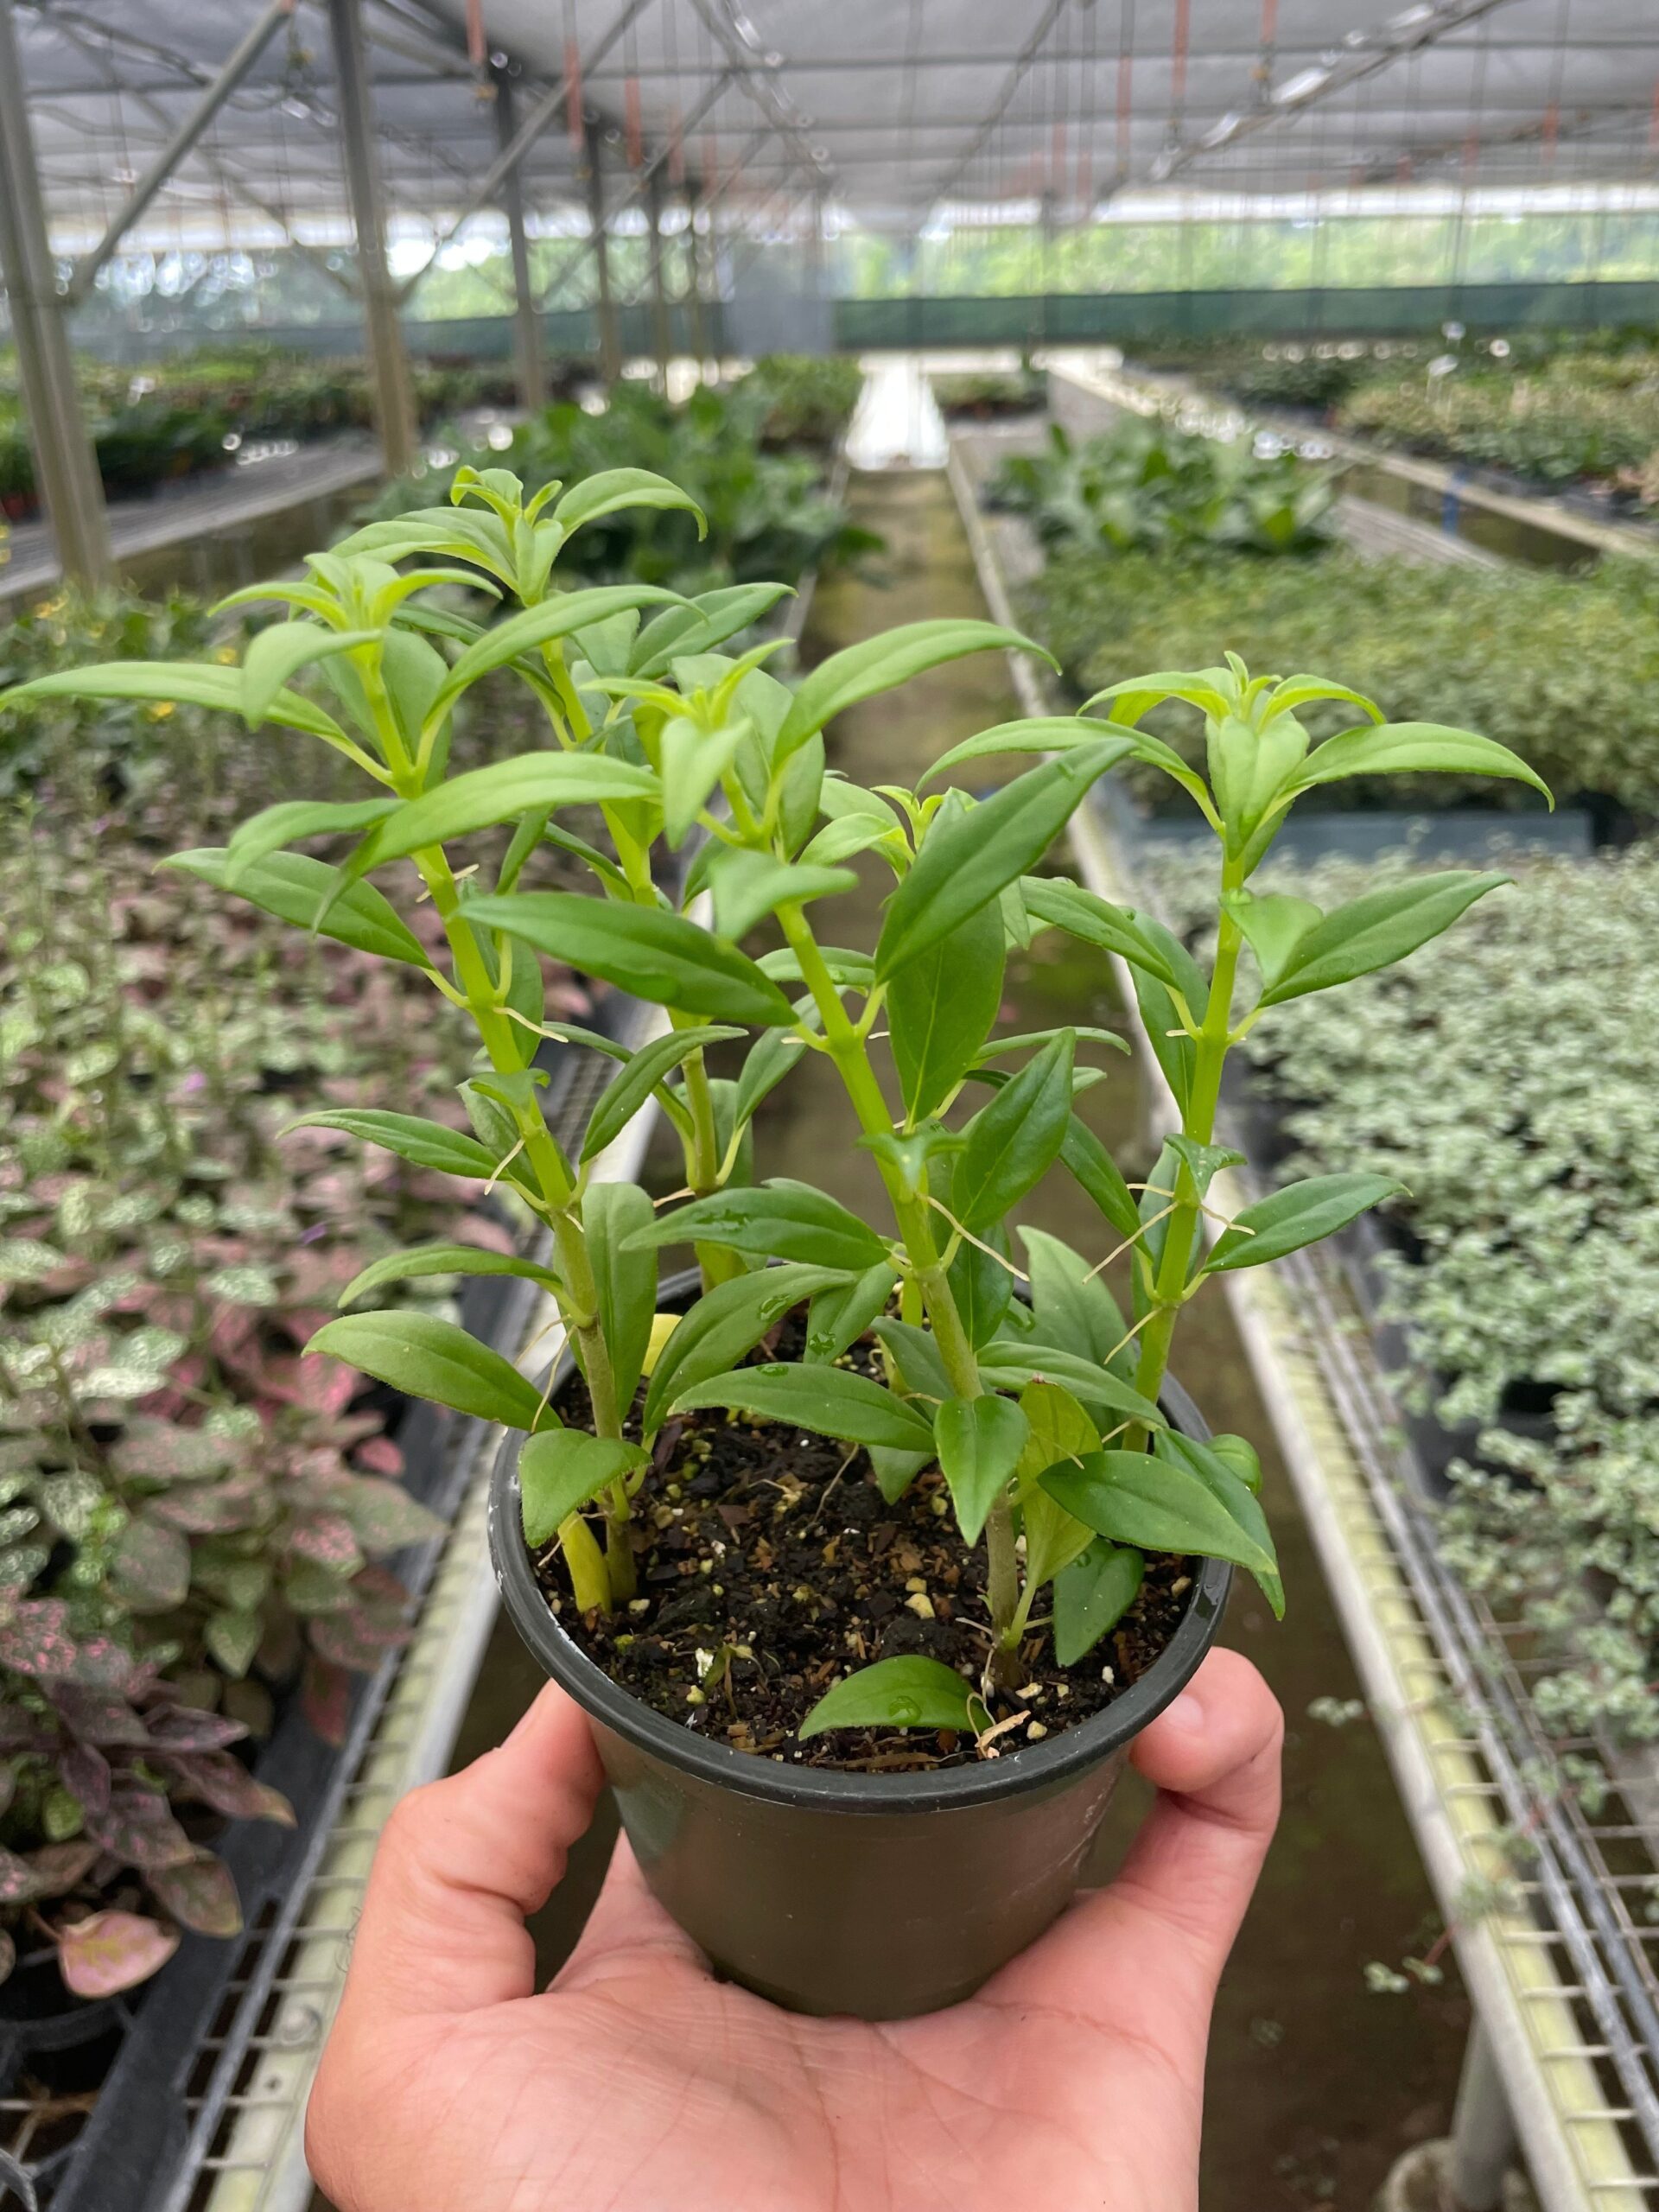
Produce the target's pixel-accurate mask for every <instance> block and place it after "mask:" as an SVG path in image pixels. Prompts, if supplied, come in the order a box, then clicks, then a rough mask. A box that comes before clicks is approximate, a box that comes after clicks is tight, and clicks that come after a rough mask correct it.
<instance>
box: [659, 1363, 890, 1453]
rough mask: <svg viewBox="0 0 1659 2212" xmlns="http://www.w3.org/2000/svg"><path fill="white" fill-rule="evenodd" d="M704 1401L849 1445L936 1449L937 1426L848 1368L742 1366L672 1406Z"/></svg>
mask: <svg viewBox="0 0 1659 2212" xmlns="http://www.w3.org/2000/svg"><path fill="white" fill-rule="evenodd" d="M698 1406H733V1407H735V1408H737V1409H738V1411H739V1412H741V1413H746V1414H750V1415H752V1416H753V1417H754V1418H755V1419H757V1420H760V1421H785V1422H787V1423H788V1424H789V1425H790V1426H791V1427H794V1428H806V1429H810V1430H811V1431H812V1433H814V1434H815V1435H817V1436H834V1437H837V1438H839V1439H840V1440H841V1441H842V1443H843V1444H879V1445H880V1446H884V1447H885V1448H886V1449H887V1450H889V1451H896V1452H921V1451H931V1449H932V1439H933V1431H932V1426H931V1423H930V1422H929V1421H926V1420H925V1418H924V1416H923V1415H922V1414H919V1413H918V1412H917V1410H916V1409H915V1408H914V1407H913V1406H911V1405H910V1404H908V1403H907V1402H906V1401H905V1400H904V1399H903V1398H896V1397H894V1395H893V1392H892V1391H891V1390H884V1389H882V1388H881V1386H880V1383H872V1382H871V1381H870V1380H869V1378H868V1376H863V1375H854V1374H851V1373H850V1372H849V1370H847V1369H846V1368H844V1367H804V1366H794V1365H788V1364H785V1363H783V1362H774V1363H772V1364H770V1365H767V1366H765V1367H741V1368H739V1369H738V1370H736V1371H735V1373H734V1374H730V1375H716V1376H711V1377H710V1378H709V1381H708V1382H706V1383H694V1384H693V1385H692V1387H691V1388H690V1389H689V1390H682V1391H681V1392H680V1393H679V1395H677V1397H676V1399H675V1401H674V1404H673V1408H672V1410H673V1411H674V1412H675V1413H689V1412H690V1411H691V1410H692V1409H693V1408H696V1407H698Z"/></svg>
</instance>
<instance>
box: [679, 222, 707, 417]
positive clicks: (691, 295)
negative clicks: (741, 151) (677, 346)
mask: <svg viewBox="0 0 1659 2212" xmlns="http://www.w3.org/2000/svg"><path fill="white" fill-rule="evenodd" d="M684 303H685V316H686V322H687V325H688V327H689V331H690V340H691V351H692V352H693V353H695V354H696V361H697V376H698V378H699V379H701V378H703V377H704V376H706V375H707V374H708V371H709V318H708V316H707V315H706V314H705V313H704V310H703V304H702V242H701V240H700V239H699V238H698V237H697V203H696V198H695V197H694V195H693V194H691V193H690V191H688V192H687V194H686V195H685V295H684Z"/></svg>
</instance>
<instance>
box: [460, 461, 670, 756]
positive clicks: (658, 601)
mask: <svg viewBox="0 0 1659 2212" xmlns="http://www.w3.org/2000/svg"><path fill="white" fill-rule="evenodd" d="M589 481H590V482H591V481H592V479H589ZM683 605H684V601H683V597H682V595H681V594H680V593H678V592H677V591H667V590H664V589H663V588H660V587H658V586H657V585H654V584H605V585H601V587H600V588H598V589H597V590H594V591H572V592H564V593H562V594H559V596H557V597H556V598H554V599H550V600H544V601H542V602H541V604H539V605H538V606H536V607H525V608H524V611H523V613H518V614H510V615H509V616H508V617H507V619H506V620H505V622H497V623H495V624H493V626H492V627H491V628H489V629H488V630H486V632H485V633H484V635H483V636H482V637H481V638H480V639H479V641H478V643H477V644H476V645H468V646H467V650H466V652H464V653H462V654H461V657H460V658H459V659H458V660H457V661H456V662H455V664H454V667H453V668H452V669H451V670H450V671H449V675H448V680H447V682H446V683H445V684H444V686H443V689H442V690H441V691H440V692H439V693H438V695H437V696H436V698H435V700H434V701H433V702H432V704H431V706H430V708H429V709H428V711H427V717H426V720H427V727H428V728H431V727H433V725H434V724H435V723H437V722H438V721H442V718H443V716H444V715H446V714H447V713H448V711H449V709H450V708H451V707H452V706H454V702H455V701H456V700H457V699H458V698H459V697H460V696H461V693H462V692H463V691H465V690H467V689H468V687H469V686H470V685H472V684H474V683H477V681H478V679H479V677H480V676H487V675H488V674H489V672H490V671H491V670H492V669H494V668H505V666H506V664H507V663H508V662H509V661H512V660H516V659H517V658H518V655H519V654H520V653H522V652H527V651H529V650H530V649H531V647H533V646H537V645H551V644H552V642H553V641H554V639H556V638H568V637H569V636H570V634H571V633H572V632H574V631H576V630H585V629H587V628H588V626H590V625H591V624H593V623H595V622H604V621H607V620H609V618H610V617H611V616H612V615H613V614H620V613H622V612H623V610H624V609H625V608H626V607H667V606H683Z"/></svg>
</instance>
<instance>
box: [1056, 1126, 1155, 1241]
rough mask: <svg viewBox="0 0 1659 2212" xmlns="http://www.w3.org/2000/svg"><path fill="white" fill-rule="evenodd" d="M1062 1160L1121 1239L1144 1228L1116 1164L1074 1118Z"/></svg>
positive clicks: (1062, 1142) (1063, 1141) (1063, 1144)
mask: <svg viewBox="0 0 1659 2212" xmlns="http://www.w3.org/2000/svg"><path fill="white" fill-rule="evenodd" d="M1060 1158H1061V1160H1062V1161H1063V1162H1064V1163H1065V1166H1066V1167H1067V1168H1069V1169H1070V1171H1071V1173H1072V1175H1073V1176H1075V1177H1076V1179H1077V1182H1078V1184H1079V1185H1081V1187H1082V1189H1083V1190H1084V1192H1085V1194H1086V1195H1087V1196H1088V1197H1089V1198H1092V1199H1093V1201H1094V1203H1095V1205H1096V1206H1097V1207H1098V1208H1099V1210H1100V1211H1101V1213H1102V1214H1103V1216H1104V1217H1105V1218H1106V1220H1107V1221H1108V1222H1109V1224H1110V1225H1111V1226H1112V1228H1114V1229H1115V1230H1116V1231H1117V1233H1118V1235H1119V1236H1134V1235H1135V1231H1136V1230H1138V1229H1139V1228H1140V1226H1141V1217H1140V1214H1139V1211H1137V1209H1136V1206H1135V1193H1134V1192H1133V1191H1131V1190H1130V1188H1129V1186H1128V1184H1127V1183H1126V1182H1125V1181H1124V1180H1123V1178H1122V1173H1120V1172H1119V1169H1118V1166H1117V1163H1116V1160H1114V1159H1113V1158H1112V1155H1111V1154H1110V1153H1109V1152H1108V1151H1107V1149H1106V1147H1105V1146H1104V1145H1103V1143H1102V1142H1101V1141H1100V1139H1099V1138H1098V1137H1097V1136H1096V1135H1095V1133H1094V1131H1093V1130H1092V1129H1091V1128H1090V1127H1089V1124H1088V1123H1087V1122H1084V1121H1080V1120H1079V1119H1078V1118H1077V1116H1076V1115H1075V1114H1073V1115H1072V1116H1071V1119H1070V1120H1069V1121H1068V1122H1067V1123H1066V1125H1065V1136H1064V1137H1062V1139H1061V1140H1060Z"/></svg>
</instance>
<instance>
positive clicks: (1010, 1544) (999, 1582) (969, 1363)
mask: <svg viewBox="0 0 1659 2212" xmlns="http://www.w3.org/2000/svg"><path fill="white" fill-rule="evenodd" d="M778 918H779V922H780V923H781V924H782V925H783V931H784V937H785V941H786V942H787V944H788V945H789V947H790V950H791V951H792V952H793V953H794V955H795V957H796V958H797V959H798V961H799V962H800V964H801V976H802V979H803V981H804V982H805V984H806V987H807V988H808V989H809V990H810V992H811V994H812V1001H813V1003H814V1005H815V1006H816V1007H817V1009H818V1014H819V1016H820V1018H821V1019H822V1020H823V1034H824V1041H825V1042H826V1043H827V1044H828V1046H829V1056H830V1058H832V1059H833V1060H834V1062H835V1064H836V1070H837V1071H838V1072H839V1074H840V1076H841V1079H842V1084H844V1085H845V1087H846V1090H847V1096H849V1099H850V1100H851V1101H852V1104H853V1110H854V1112H855V1114H856V1115H857V1116H858V1119H859V1125H860V1127H861V1128H862V1129H863V1130H864V1132H865V1134H866V1135H867V1136H883V1135H890V1134H891V1133H892V1130H893V1116H892V1114H891V1112H890V1111H889V1110H888V1107H887V1100H886V1099H885V1098H884V1097H883V1096H882V1095H881V1086H880V1084H879V1083H878V1082H877V1080H876V1076H875V1071H874V1068H873V1067H872V1066H871V1065H870V1057H869V1053H868V1051H867V1050H866V1048H865V1043H864V1039H863V1038H862V1037H861V1035H860V1034H859V1032H858V1030H857V1028H856V1027H855V1025H854V1024H853V1023H852V1021H850V1020H849V1018H848V1014H847V1009H846V1007H844V1006H842V1002H841V994H840V992H839V991H838V990H837V989H836V984H835V978H834V977H833V976H831V975H830V973H829V968H828V966H827V965H826V964H825V962H824V957H823V953H822V952H820V951H819V950H818V945H817V939H816V938H814V936H813V934H812V931H811V928H810V925H809V924H808V922H807V919H806V917H805V915H804V913H803V912H802V911H801V909H800V907H799V906H780V907H779V909H778ZM878 1165H879V1166H880V1170H881V1177H882V1180H883V1181H884V1182H885V1183H886V1185H887V1196H888V1198H890V1199H891V1201H892V1204H893V1218H894V1220H895V1221H896V1222H897V1224H898V1226H899V1235H900V1236H902V1237H903V1239H904V1243H905V1250H906V1254H907V1255H908V1256H909V1259H910V1263H911V1267H912V1270H913V1273H914V1277H915V1281H916V1283H917V1286H918V1289H919V1291H920V1294H921V1299H922V1303H923V1305H924V1306H925V1310H926V1314H927V1319H928V1320H929V1321H930V1322H931V1325H932V1329H933V1341H934V1342H935V1344H938V1348H939V1357H940V1359H941V1360H942V1361H943V1362H944V1371H945V1374H946V1376H948V1377H949V1379H950V1388H951V1389H952V1391H953V1392H954V1393H955V1395H957V1397H959V1398H978V1397H982V1396H983V1395H984V1388H985V1386H984V1384H983V1383H982V1382H981V1381H980V1378H979V1362H978V1361H977V1360H976V1358H975V1357H974V1347H973V1344H972V1341H971V1340H970V1338H969V1334H968V1332H967V1329H966V1327H965V1326H964V1325H963V1319H962V1313H961V1309H960V1308H959V1307H958V1306H957V1300H956V1294H955V1293H954V1292H953V1291H952V1290H951V1287H950V1277H949V1276H948V1274H946V1272H945V1268H944V1262H942V1260H941V1259H940V1256H939V1249H938V1243H937V1242H936V1241H935V1238H934V1235H933V1222H932V1217H931V1213H930V1211H929V1210H928V1205H927V1202H926V1200H925V1198H922V1197H920V1196H919V1195H918V1193H917V1192H913V1191H912V1190H910V1189H909V1188H908V1187H907V1186H906V1183H905V1179H904V1178H903V1176H902V1175H901V1174H900V1173H899V1171H898V1169H897V1168H895V1167H893V1166H890V1165H889V1164H888V1162H887V1161H886V1160H880V1161H878ZM985 1554H986V1573H985V1595H986V1601H987V1603H988V1605H989V1607H990V1614H991V1628H992V1633H993V1638H994V1641H993V1643H992V1647H991V1661H990V1669H989V1671H990V1673H991V1675H992V1677H993V1679H994V1680H995V1681H997V1682H998V1683H999V1685H1000V1686H1001V1687H1002V1688H1013V1687H1014V1684H1015V1683H1016V1682H1017V1681H1018V1679H1019V1675H1020V1668H1019V1651H1018V1648H1017V1647H1018V1643H1019V1630H1017V1628H1015V1626H1014V1617H1015V1614H1016V1611H1017V1610H1018V1607H1019V1603H1020V1571H1019V1560H1018V1554H1016V1552H1015V1550H1014V1510H1013V1508H1012V1506H1011V1505H1010V1503H1009V1502H1008V1500H1007V1497H1000V1498H998V1499H997V1500H996V1502H995V1504H994V1505H993V1506H992V1508H991V1510H990V1513H989V1515H988V1517H987V1519H986V1522H985Z"/></svg>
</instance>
